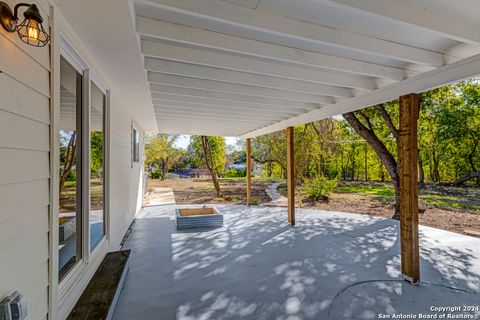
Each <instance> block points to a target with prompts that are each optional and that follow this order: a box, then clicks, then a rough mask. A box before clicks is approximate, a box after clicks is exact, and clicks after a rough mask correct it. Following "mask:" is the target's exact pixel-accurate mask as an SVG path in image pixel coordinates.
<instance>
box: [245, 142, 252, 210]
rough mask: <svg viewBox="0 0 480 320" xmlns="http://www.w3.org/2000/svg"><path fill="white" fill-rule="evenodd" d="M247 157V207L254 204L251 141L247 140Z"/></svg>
mask: <svg viewBox="0 0 480 320" xmlns="http://www.w3.org/2000/svg"><path fill="white" fill-rule="evenodd" d="M245 144H246V147H247V152H246V157H247V205H248V206H249V205H251V204H252V161H251V159H252V158H251V157H252V156H251V152H252V150H251V140H250V139H247V141H246V143H245Z"/></svg>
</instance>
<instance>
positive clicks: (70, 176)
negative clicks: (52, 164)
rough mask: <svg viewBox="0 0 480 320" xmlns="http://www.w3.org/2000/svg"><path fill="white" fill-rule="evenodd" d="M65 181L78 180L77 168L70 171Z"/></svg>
mask: <svg viewBox="0 0 480 320" xmlns="http://www.w3.org/2000/svg"><path fill="white" fill-rule="evenodd" d="M65 181H77V172H76V171H75V170H72V171H70V172H69V173H68V175H67V177H66V178H65Z"/></svg>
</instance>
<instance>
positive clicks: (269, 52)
mask: <svg viewBox="0 0 480 320" xmlns="http://www.w3.org/2000/svg"><path fill="white" fill-rule="evenodd" d="M136 21H137V32H138V33H139V34H141V35H143V36H147V37H152V38H156V39H161V40H168V41H173V42H176V43H180V44H187V45H193V46H198V47H204V48H209V49H217V50H222V51H226V52H232V53H237V54H244V55H248V56H252V57H257V58H264V59H268V60H273V61H281V62H288V63H292V64H296V65H301V66H306V67H311V68H317V69H329V70H337V71H343V72H347V73H353V74H360V75H366V76H372V77H379V78H385V79H390V80H396V81H400V80H403V79H405V71H404V70H402V69H400V68H394V67H389V66H383V65H378V64H374V63H369V62H362V61H357V60H352V59H347V58H342V57H338V56H332V55H326V54H321V53H318V52H312V51H306V50H300V49H296V48H291V47H287V46H282V45H278V44H272V43H267V42H263V41H258V40H252V39H247V38H241V37H238V36H231V35H227V34H223V33H218V32H213V31H208V30H204V29H198V28H194V27H189V26H185V25H180V24H175V23H171V22H165V21H160V20H155V19H149V18H144V17H138V18H137V20H136Z"/></svg>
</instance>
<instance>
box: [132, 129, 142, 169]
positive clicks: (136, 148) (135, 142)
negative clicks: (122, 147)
mask: <svg viewBox="0 0 480 320" xmlns="http://www.w3.org/2000/svg"><path fill="white" fill-rule="evenodd" d="M132 159H133V162H140V137H139V135H138V131H137V130H136V129H133V128H132Z"/></svg>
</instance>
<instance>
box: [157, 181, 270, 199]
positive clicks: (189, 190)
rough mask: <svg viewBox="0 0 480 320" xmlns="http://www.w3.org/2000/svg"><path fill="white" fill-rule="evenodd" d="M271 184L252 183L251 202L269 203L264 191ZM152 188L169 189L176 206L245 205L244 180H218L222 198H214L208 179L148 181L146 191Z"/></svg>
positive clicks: (210, 182) (265, 182)
mask: <svg viewBox="0 0 480 320" xmlns="http://www.w3.org/2000/svg"><path fill="white" fill-rule="evenodd" d="M271 183H272V182H271V181H268V180H256V179H254V180H253V181H252V201H253V203H254V204H262V203H266V202H269V201H270V197H269V196H268V195H267V193H266V191H265V189H266V188H267V186H268V185H270V184H271ZM154 187H171V188H172V189H173V193H174V194H175V201H176V202H177V203H178V204H195V203H196V204H202V203H229V204H246V185H245V180H244V179H220V188H221V190H222V193H223V195H224V197H223V198H216V197H215V191H214V188H213V184H212V180H211V179H209V178H198V179H182V178H176V179H166V180H164V181H161V180H149V181H148V190H149V191H151V190H152V189H153V188H154Z"/></svg>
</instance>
